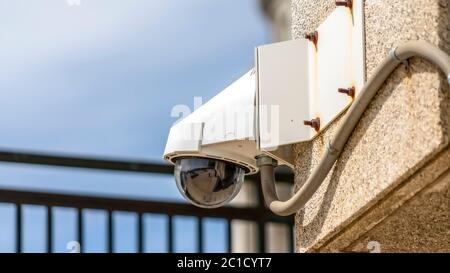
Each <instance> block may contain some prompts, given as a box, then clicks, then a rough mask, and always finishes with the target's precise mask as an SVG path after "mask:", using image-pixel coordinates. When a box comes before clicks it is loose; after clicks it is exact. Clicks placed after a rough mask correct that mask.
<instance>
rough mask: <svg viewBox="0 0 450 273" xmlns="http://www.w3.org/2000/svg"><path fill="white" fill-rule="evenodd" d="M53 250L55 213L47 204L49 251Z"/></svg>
mask: <svg viewBox="0 0 450 273" xmlns="http://www.w3.org/2000/svg"><path fill="white" fill-rule="evenodd" d="M52 252H53V213H52V207H51V206H47V253H52Z"/></svg>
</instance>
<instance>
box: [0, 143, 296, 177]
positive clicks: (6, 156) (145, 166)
mask: <svg viewBox="0 0 450 273" xmlns="http://www.w3.org/2000/svg"><path fill="white" fill-rule="evenodd" d="M0 162H9V163H19V164H33V165H45V166H53V167H68V168H83V169H96V170H106V171H125V172H136V173H151V174H173V166H172V165H168V164H163V163H157V162H146V161H132V160H117V159H106V158H94V157H75V156H67V155H52V154H43V153H29V152H18V151H6V150H0ZM275 176H276V180H277V181H279V182H288V183H292V182H293V181H294V176H293V174H291V173H288V172H287V171H286V170H283V169H280V170H279V171H276V174H275ZM246 180H247V181H259V175H250V176H247V177H246Z"/></svg>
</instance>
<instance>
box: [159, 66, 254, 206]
mask: <svg viewBox="0 0 450 273" xmlns="http://www.w3.org/2000/svg"><path fill="white" fill-rule="evenodd" d="M259 153H260V152H259V151H258V149H257V144H256V137H255V73H254V71H253V70H252V71H250V72H248V73H247V74H245V75H244V76H243V77H242V78H240V79H239V80H238V81H236V82H235V83H233V84H232V85H231V86H229V87H228V88H227V89H225V90H224V91H222V92H221V93H219V94H218V95H217V96H215V97H214V98H212V99H211V100H210V101H208V102H207V103H205V104H204V105H202V106H201V107H199V108H198V109H197V110H196V111H194V112H193V113H192V114H190V115H189V116H187V117H185V118H184V119H183V120H181V121H180V122H178V123H176V124H175V125H174V126H173V127H172V128H171V130H170V133H169V137H168V141H167V145H166V149H165V152H164V158H165V159H166V160H168V161H169V162H171V163H173V164H175V180H176V183H177V187H178V189H179V190H180V192H181V194H182V195H183V196H184V197H185V198H186V199H187V200H189V201H190V202H191V203H192V204H194V205H196V206H199V207H203V208H216V207H219V206H222V205H225V204H227V203H228V202H230V201H231V200H232V199H233V198H234V197H235V196H236V194H237V193H238V192H239V190H240V188H241V186H242V184H243V182H244V176H245V175H247V174H253V173H256V172H257V167H256V160H255V157H256V156H257V155H258V154H259Z"/></svg>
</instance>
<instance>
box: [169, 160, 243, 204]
mask: <svg viewBox="0 0 450 273" xmlns="http://www.w3.org/2000/svg"><path fill="white" fill-rule="evenodd" d="M244 176H245V170H244V169H243V168H242V167H239V166H238V165H236V164H232V163H229V162H226V161H221V160H214V159H207V158H181V159H178V160H177V161H176V162H175V179H176V182H177V187H178V189H179V190H180V192H181V194H182V195H183V196H184V197H185V198H186V199H187V200H188V201H190V202H191V203H192V204H194V205H196V206H198V207H202V208H217V207H220V206H223V205H225V204H227V203H228V202H230V201H231V200H232V199H233V198H234V197H235V196H236V194H237V193H238V192H239V190H240V189H241V186H242V184H243V182H244Z"/></svg>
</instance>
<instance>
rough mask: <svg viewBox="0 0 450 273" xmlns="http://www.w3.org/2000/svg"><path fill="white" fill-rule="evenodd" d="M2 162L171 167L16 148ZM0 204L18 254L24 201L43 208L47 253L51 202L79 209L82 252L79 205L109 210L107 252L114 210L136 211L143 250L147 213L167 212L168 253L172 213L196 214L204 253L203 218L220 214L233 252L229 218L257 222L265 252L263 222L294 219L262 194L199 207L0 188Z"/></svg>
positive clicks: (1, 154)
mask: <svg viewBox="0 0 450 273" xmlns="http://www.w3.org/2000/svg"><path fill="white" fill-rule="evenodd" d="M0 162H11V163H20V164H36V165H46V166H54V167H72V168H87V169H97V170H110V171H126V172H143V173H148V174H155V173H159V174H167V175H172V174H173V168H172V166H169V165H164V164H158V163H149V162H132V161H131V162H130V161H121V160H109V159H108V160H106V159H96V158H80V157H71V156H56V155H49V154H36V153H24V152H14V151H0ZM256 179H257V177H256V176H251V177H248V178H247V180H248V181H249V182H250V183H252V182H254V181H256ZM277 179H278V180H279V181H292V180H293V178H292V175H291V174H286V173H277ZM256 184H257V185H258V183H256ZM258 192H260V189H258ZM0 203H9V204H15V207H16V210H15V230H16V232H15V251H16V252H17V253H20V252H22V250H23V248H22V245H23V242H22V240H23V235H22V228H23V220H22V218H23V215H22V211H23V205H38V206H43V207H45V208H46V211H47V214H46V252H49V253H51V252H53V239H54V232H53V228H54V221H53V216H52V209H53V208H55V207H66V208H74V209H76V210H77V228H76V230H77V241H78V242H79V243H80V246H81V249H80V251H81V252H82V251H83V249H82V246H83V245H84V243H85V238H84V236H83V233H84V232H83V210H85V209H96V210H102V211H105V212H107V224H106V230H105V233H106V234H107V246H106V249H107V252H113V250H114V243H115V241H114V236H113V234H114V223H113V213H114V212H116V211H123V212H134V213H136V214H137V230H136V233H137V240H136V246H137V247H136V249H137V252H144V249H145V246H144V244H145V240H144V237H145V234H144V233H145V223H144V221H143V217H144V215H145V214H147V213H149V214H150V213H151V214H161V215H166V216H167V219H168V221H167V225H166V234H167V239H166V240H167V252H173V251H174V225H173V218H174V216H193V217H195V218H196V219H197V231H196V233H197V234H196V237H197V249H196V250H197V252H199V253H201V252H203V250H204V240H203V233H204V225H203V219H204V218H220V219H224V220H226V226H227V228H226V233H227V234H226V238H227V239H226V241H227V242H226V249H227V251H228V252H231V251H232V249H233V245H232V240H231V238H232V228H231V223H232V221H233V220H245V221H250V222H254V223H256V224H257V227H258V246H259V249H258V250H259V252H266V226H267V224H268V223H283V224H285V225H287V226H289V227H292V224H293V218H292V217H279V216H276V215H274V214H272V213H271V212H270V211H268V210H267V209H266V208H265V207H264V205H263V202H262V198H261V196H259V204H258V206H256V207H221V208H217V209H213V210H209V209H202V208H198V207H195V206H192V205H190V204H185V203H173V202H160V201H150V200H131V199H119V198H105V197H95V196H81V195H67V194H55V193H44V192H29V191H18V190H9V189H8V190H7V189H0ZM0 222H1V221H0ZM289 231H290V232H289V234H288V235H287V236H288V238H287V240H288V242H289V251H291V252H292V249H293V239H292V238H293V236H292V228H289Z"/></svg>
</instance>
